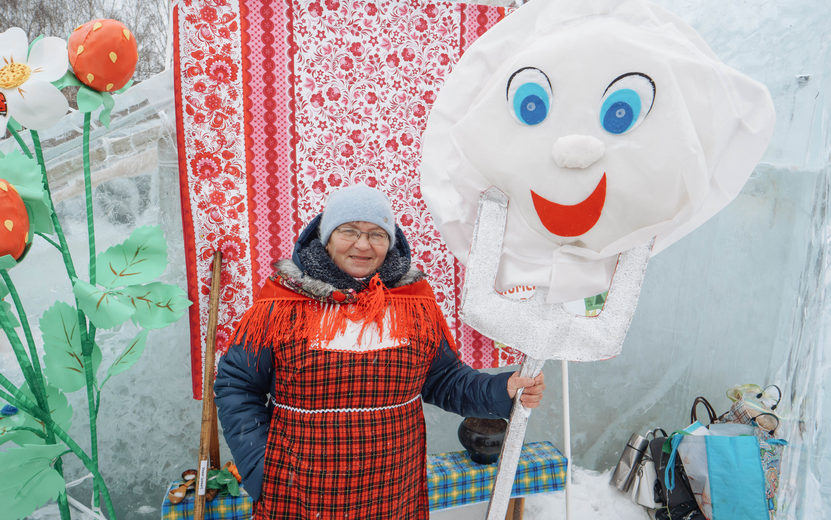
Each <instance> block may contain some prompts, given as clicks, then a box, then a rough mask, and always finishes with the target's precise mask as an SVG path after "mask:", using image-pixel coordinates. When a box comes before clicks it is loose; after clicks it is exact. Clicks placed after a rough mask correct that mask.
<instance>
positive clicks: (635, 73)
mask: <svg viewBox="0 0 831 520" xmlns="http://www.w3.org/2000/svg"><path fill="white" fill-rule="evenodd" d="M629 76H640V77H642V78H645V79H646V81H648V82H649V84H650V85H652V103H651V104H650V105H649V110H647V111H646V113H647V114H649V112H651V111H652V105H654V104H655V95H656V94H657V92H658V90H657V88H656V87H655V80H653V79H652V78H650V77H649V76H647V75H646V74H644V73H643V72H627V73H625V74H621V75H620V76H618V77H616V78H615V79H613V80H612V81H611V82H610V83H609V85H608V86H607V87H606V90H604V91H603V96H605V95H606V93H607V92H609V89H610V88H612V85H614V84H615V83H617V82H618V81H619V80H621V79H623V78H626V77H629ZM603 96H600V97H603Z"/></svg>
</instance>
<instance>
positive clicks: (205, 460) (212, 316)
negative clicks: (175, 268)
mask: <svg viewBox="0 0 831 520" xmlns="http://www.w3.org/2000/svg"><path fill="white" fill-rule="evenodd" d="M221 271H222V253H221V252H220V251H217V252H215V253H214V261H213V270H212V272H211V294H210V297H209V300H208V301H209V307H208V334H207V337H206V338H205V361H204V366H203V367H202V368H203V374H202V428H201V430H200V432H199V469H198V470H197V476H196V501H195V503H194V506H193V518H194V520H204V518H205V484H206V481H207V479H208V467H209V461H210V465H212V466H214V467H217V468H218V467H219V466H220V463H219V433H218V431H217V424H216V405H215V404H214V365H215V361H214V353H215V352H216V321H217V314H218V311H219V275H220V272H221Z"/></svg>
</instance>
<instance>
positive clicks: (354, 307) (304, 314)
mask: <svg viewBox="0 0 831 520" xmlns="http://www.w3.org/2000/svg"><path fill="white" fill-rule="evenodd" d="M387 311H389V313H390V319H389V320H388V321H387V324H388V327H389V335H390V337H392V338H393V339H395V340H406V339H420V340H424V341H428V342H433V343H436V344H437V343H438V342H439V341H441V339H442V338H445V339H447V341H448V343H449V344H450V347H451V348H453V349H454V350H455V348H456V346H455V344H454V342H453V339H452V336H451V335H450V330H449V329H448V327H447V323H446V322H445V320H444V315H443V314H442V312H441V309H440V308H439V306H438V305H437V304H436V301H435V299H434V298H433V297H432V291H430V295H397V294H390V291H389V290H387V288H386V287H385V286H384V284H383V283H382V282H381V280H380V278H379V277H378V275H375V276H374V277H373V278H372V280H370V287H369V288H368V289H367V290H365V291H363V292H362V293H360V295H359V297H358V302H357V303H355V304H343V305H341V304H334V303H333V304H325V303H322V302H318V301H316V300H313V299H311V298H306V297H303V296H300V295H297V296H296V297H284V298H264V299H260V300H257V301H256V302H255V303H254V305H253V306H252V307H251V308H250V309H248V311H246V312H245V314H243V316H242V318H241V320H240V322H239V324H238V325H237V328H236V330H235V331H234V335H233V338H232V340H233V343H234V344H243V345H244V347H245V349H246V350H253V351H254V352H256V351H257V350H259V348H260V347H261V346H264V345H265V346H267V345H279V344H281V343H284V342H288V341H298V340H307V341H309V342H311V343H313V344H317V343H318V342H322V343H327V342H328V341H330V340H332V339H333V338H334V337H335V336H337V335H338V334H341V333H343V332H344V331H345V330H346V325H347V322H348V321H352V322H356V323H363V327H362V328H361V331H360V334H359V336H358V342H359V343H360V341H361V338H362V337H363V333H364V331H365V330H366V328H367V327H368V326H369V324H371V323H375V324H376V326H377V327H378V330H379V332H380V333H381V335H382V336H383V334H384V330H383V327H384V321H385V320H384V318H385V317H386V314H387Z"/></svg>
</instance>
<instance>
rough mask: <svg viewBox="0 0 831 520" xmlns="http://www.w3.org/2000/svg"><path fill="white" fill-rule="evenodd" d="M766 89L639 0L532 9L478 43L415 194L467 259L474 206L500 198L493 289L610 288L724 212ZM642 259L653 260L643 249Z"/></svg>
mask: <svg viewBox="0 0 831 520" xmlns="http://www.w3.org/2000/svg"><path fill="white" fill-rule="evenodd" d="M774 120H775V115H774V110H773V103H772V101H771V99H770V95H769V93H768V91H767V89H766V88H765V87H764V86H763V85H761V84H760V83H758V82H756V81H754V80H752V79H750V78H748V77H747V76H745V75H743V74H741V73H739V72H738V71H736V70H734V69H732V68H730V67H728V66H727V65H725V64H724V63H723V62H721V61H720V60H719V59H718V58H717V57H716V56H715V54H714V53H713V52H712V51H711V50H710V49H709V47H708V46H707V45H706V44H705V43H704V41H703V40H702V39H701V38H700V37H699V36H698V35H697V34H696V33H695V31H694V30H693V29H692V28H690V27H689V26H688V25H686V24H685V23H684V22H683V21H681V20H680V19H678V18H677V17H675V16H673V15H672V14H670V13H668V12H667V11H665V10H664V9H662V8H659V7H657V6H654V5H652V4H649V3H647V2H644V1H641V0H623V1H620V0H532V1H531V2H529V3H527V4H525V5H524V6H522V7H520V8H519V9H517V10H516V11H515V12H513V13H511V14H510V15H509V16H507V17H506V18H505V19H504V20H502V21H501V22H499V23H498V24H496V25H495V26H494V27H493V28H492V29H490V30H489V31H488V32H486V33H485V34H484V35H482V36H481V37H480V38H479V39H478V40H476V41H475V42H474V43H473V44H472V45H471V47H470V48H469V49H468V50H467V51H465V53H464V55H463V56H462V58H461V59H460V60H459V62H458V63H457V65H456V67H455V69H454V70H453V72H452V73H451V74H450V76H449V77H448V79H447V81H446V82H445V84H444V86H443V87H442V89H441V91H440V93H439V96H438V98H437V100H436V103H435V104H434V106H433V108H432V112H431V114H430V117H429V120H428V124H427V129H426V131H425V134H424V137H423V157H422V172H421V191H422V193H423V195H424V198H425V200H426V202H427V206H428V208H429V210H430V212H431V214H432V216H433V218H434V220H435V222H436V225H437V227H438V229H439V231H440V232H441V234H442V237H443V239H444V240H445V242H446V243H447V244H448V246H449V248H450V250H451V251H452V252H453V254H454V255H455V256H456V257H457V258H459V259H460V260H461V261H462V262H466V259H467V253H468V250H469V247H470V242H471V234H472V231H473V226H474V221H475V218H476V208H477V204H478V200H479V195H480V193H481V192H482V191H484V190H485V189H487V188H488V187H490V186H496V187H497V188H499V189H500V190H501V191H503V192H504V193H506V194H507V195H508V197H509V213H508V222H507V230H506V234H505V241H504V247H503V250H502V255H501V258H500V266H499V274H498V278H497V287H496V288H497V289H498V290H506V289H509V288H511V287H513V286H516V285H533V286H536V287H547V288H549V290H548V301H549V302H556V301H569V300H574V299H577V298H582V297H586V296H591V295H594V294H598V293H601V292H603V291H604V290H606V288H607V287H608V285H609V281H610V277H611V274H612V272H613V268H614V263H615V257H616V255H617V254H618V253H620V252H622V251H625V250H628V249H631V248H633V247H636V246H639V245H641V244H644V243H646V242H648V241H649V240H650V239H651V238H652V237H656V241H655V246H654V250H653V252H659V251H661V250H662V249H664V248H666V247H667V246H668V245H670V244H672V243H673V242H674V241H676V240H678V239H679V238H681V237H682V236H684V235H685V234H687V233H689V232H690V231H692V230H693V229H695V228H696V227H698V226H699V225H701V224H702V223H703V222H704V221H706V220H707V219H708V218H710V217H711V216H713V215H714V214H715V213H716V212H717V211H719V210H720V209H722V208H723V207H724V206H726V205H727V204H728V203H729V202H730V201H731V200H732V199H733V198H734V197H735V196H736V195H737V194H738V192H739V190H740V189H741V187H742V186H743V185H744V183H745V181H746V180H747V178H748V177H749V175H750V174H751V172H752V170H753V168H754V167H755V165H756V164H757V162H758V161H759V159H760V158H761V156H762V154H763V152H764V150H765V148H766V147H767V144H768V142H769V140H770V137H771V134H772V132H773V125H774ZM653 254H654V253H653Z"/></svg>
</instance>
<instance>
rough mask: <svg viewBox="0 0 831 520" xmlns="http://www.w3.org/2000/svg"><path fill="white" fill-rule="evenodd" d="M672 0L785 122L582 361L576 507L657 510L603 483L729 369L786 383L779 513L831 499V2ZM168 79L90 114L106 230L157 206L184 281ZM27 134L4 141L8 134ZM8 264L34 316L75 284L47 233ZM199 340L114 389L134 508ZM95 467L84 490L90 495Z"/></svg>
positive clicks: (70, 225)
mask: <svg viewBox="0 0 831 520" xmlns="http://www.w3.org/2000/svg"><path fill="white" fill-rule="evenodd" d="M540 1H542V0H540ZM657 3H658V4H660V5H662V6H664V7H666V8H668V9H670V10H671V11H673V12H674V13H676V14H677V15H679V16H680V17H682V18H683V19H685V20H686V21H687V22H688V23H690V24H691V25H692V26H693V27H694V28H695V29H696V30H698V31H699V33H700V34H701V35H702V36H703V37H704V39H705V40H706V41H707V42H708V43H709V44H710V45H711V47H712V48H713V50H714V51H715V52H716V54H718V55H719V56H720V57H721V58H722V59H723V60H724V61H725V62H727V63H728V64H730V65H731V66H733V67H735V68H737V69H739V70H741V71H743V72H745V73H746V74H748V75H750V76H752V77H754V78H755V79H757V80H759V81H761V82H763V83H764V84H765V85H767V86H768V88H769V89H770V91H771V93H772V95H773V98H774V102H775V105H776V110H777V126H776V132H775V134H774V140H773V142H772V144H771V146H770V148H769V149H768V151H767V153H766V155H765V157H764V159H763V162H762V164H760V165H759V167H758V168H757V169H756V171H755V172H754V174H753V176H752V177H751V179H750V181H749V182H748V183H747V185H746V186H745V188H744V190H743V191H742V193H741V194H740V196H739V197H738V198H737V199H736V200H735V201H734V202H733V203H732V204H730V205H729V206H728V207H727V208H726V209H725V210H724V211H723V212H722V213H720V214H719V215H718V216H717V217H716V218H714V219H713V220H711V221H710V222H708V223H707V224H706V225H704V226H703V227H701V228H700V229H698V230H697V231H695V232H694V233H692V234H691V235H689V236H688V237H686V238H684V239H683V240H681V241H680V242H678V243H677V244H675V245H673V246H672V247H670V248H669V249H667V250H666V251H665V252H662V253H661V254H660V255H658V256H656V257H655V258H654V259H653V260H652V261H651V262H650V265H649V268H648V270H647V275H646V280H645V283H644V286H643V291H642V294H641V298H640V303H639V306H638V310H637V312H636V314H635V318H634V320H633V323H632V326H631V329H630V331H629V335H628V337H627V340H626V342H625V344H624V348H623V353H622V354H621V355H620V356H618V357H617V358H614V359H612V360H608V361H604V362H600V363H590V364H571V365H570V382H571V385H570V391H571V413H572V451H573V459H574V461H573V462H574V464H576V465H577V466H578V467H580V468H585V470H584V469H581V470H579V471H578V472H577V473H576V476H575V484H576V485H575V493H574V504H573V506H572V513H573V515H574V518H581V519H582V518H599V519H605V518H609V519H611V518H615V519H629V518H632V519H636V518H638V519H642V518H646V515H645V513H644V512H643V510H641V509H639V508H637V507H635V506H633V505H631V503H628V502H627V500H628V499H626V498H625V497H622V496H621V495H619V494H618V493H617V492H616V491H615V490H614V489H612V488H610V487H609V486H608V485H607V484H606V483H607V482H608V470H609V468H611V467H613V466H614V464H615V463H616V462H617V459H618V457H619V455H620V451H621V449H622V448H623V446H624V444H625V443H626V440H627V439H628V438H629V436H630V435H631V433H633V432H645V431H647V430H649V429H651V428H654V427H658V426H660V427H663V428H664V429H665V430H668V431H669V430H674V429H677V428H681V427H684V426H686V425H687V424H688V422H689V408H690V405H691V404H692V401H693V399H694V398H695V396H697V395H704V396H706V397H707V398H708V399H709V400H710V401H711V402H712V403H713V404H714V406H715V407H716V411H717V412H719V413H720V412H723V411H725V410H726V409H727V407H728V405H729V401H728V399H727V398H726V396H725V391H726V390H727V388H729V387H730V386H732V385H734V384H738V383H759V384H767V383H776V384H779V385H780V386H781V387H782V389H783V391H784V396H785V397H784V399H783V404H782V405H781V406H780V410H781V411H782V413H783V414H785V415H786V416H787V417H788V421H786V423H785V424H784V428H783V432H784V433H785V437H786V438H787V439H788V440H789V441H790V442H791V447H790V448H789V450H788V458H787V459H786V460H785V464H784V468H783V482H782V492H781V494H780V504H781V506H782V512H781V514H780V515H778V516H777V518H787V519H811V520H815V519H824V518H831V508H829V507H828V506H829V505H831V476H829V474H828V471H827V469H828V468H831V442H829V437H828V435H829V434H828V428H827V426H828V421H829V417H831V404H829V400H828V399H825V396H826V395H828V394H829V392H830V391H831V373H830V371H831V362H830V361H829V355H828V353H829V348H828V346H827V344H828V334H829V332H831V330H829V325H831V319H829V318H830V317H831V316H829V307H828V304H827V303H826V286H827V278H828V276H829V275H830V274H831V271H829V265H828V253H829V228H828V226H829V222H831V215H829V208H828V196H829V191H830V190H831V186H829V175H831V160H829V152H831V135H830V134H829V123H831V117H829V116H830V115H831V113H830V112H829V103H828V100H827V95H828V93H829V92H831V88H829V87H831V29H829V27H831V10H829V9H828V4H827V0H791V1H789V2H787V3H785V2H773V1H761V0H757V1H753V2H751V1H746V0H736V1H732V2H723V1H721V0H695V1H693V0H661V1H658V2H657ZM0 29H5V27H0ZM172 88H173V87H172V76H171V74H170V72H169V71H168V72H166V73H162V74H160V75H158V76H156V77H153V78H151V79H150V80H147V81H144V82H142V83H141V84H139V85H138V86H136V87H135V88H133V89H131V90H130V91H129V92H128V93H127V94H125V95H124V96H122V98H121V99H119V101H118V105H117V106H116V109H115V111H114V114H115V116H114V118H113V125H112V126H111V128H110V129H109V130H106V129H103V128H102V129H99V130H98V131H97V132H96V133H95V134H93V141H92V146H93V149H94V151H93V168H94V169H95V172H94V176H95V177H97V178H98V179H99V181H100V184H99V185H98V186H97V187H96V189H95V197H96V200H95V210H96V216H97V224H96V226H97V227H96V235H97V242H98V244H97V245H98V249H99V250H104V249H105V248H106V247H108V246H110V245H112V244H115V243H117V242H120V241H121V240H123V238H124V236H126V235H127V234H128V233H129V232H130V231H131V230H132V229H133V228H134V227H136V226H138V225H144V224H160V225H161V226H162V227H163V229H164V231H165V234H166V236H167V239H168V243H169V259H170V265H169V268H168V271H167V273H166V275H165V277H166V279H165V280H164V281H166V282H170V283H177V284H178V285H180V286H181V287H185V270H184V263H183V261H184V260H183V258H184V255H183V251H182V247H183V246H182V236H181V220H180V215H179V194H178V181H177V162H176V148H175V124H174V108H173V96H172ZM80 126H81V120H80V118H79V117H77V114H76V115H74V116H69V117H67V119H66V120H65V121H64V122H63V123H62V126H61V127H59V128H56V129H54V130H53V131H50V132H41V137H42V138H43V139H45V140H48V139H54V141H53V142H54V143H55V144H54V145H53V146H49V145H47V149H46V150H47V158H48V161H49V169H50V175H51V177H52V182H53V186H54V187H53V192H54V193H55V197H56V199H59V200H61V202H60V203H59V207H58V209H59V211H60V213H61V215H62V218H63V219H64V225H65V227H66V231H67V234H68V239H69V240H70V242H71V244H72V247H73V248H77V252H75V251H74V253H75V259H76V262H77V261H79V260H80V259H82V258H83V257H84V256H86V255H85V248H86V224H85V221H84V216H83V215H84V208H83V202H82V198H81V197H80V196H79V195H81V191H82V180H81V179H80V176H79V175H78V173H77V172H78V171H79V165H78V160H79V159H78V153H79V149H80V138H79V137H78V136H79V135H80V134H79V129H80ZM13 147H14V143H13V142H4V143H0V149H2V150H3V151H8V150H10V149H11V148H13ZM77 268H78V270H79V272H85V270H86V267H85V266H83V265H78V266H77ZM11 274H12V276H13V278H14V280H15V282H16V284H17V285H18V287H19V288H20V289H21V292H22V295H23V298H24V300H25V304H26V306H27V311H28V313H29V316H30V319H31V320H32V322H33V323H36V322H37V320H38V318H39V316H40V314H41V313H42V312H43V310H45V309H46V308H47V307H48V306H49V305H51V303H52V302H53V301H54V300H56V299H60V300H64V301H68V300H69V298H70V288H69V285H68V282H66V280H65V275H64V272H63V266H62V264H61V262H60V259H59V258H58V256H57V255H55V254H54V252H53V250H51V249H50V248H49V247H47V246H46V245H44V244H43V242H42V241H36V242H35V244H34V246H33V250H32V251H31V252H30V253H29V256H28V258H27V259H26V261H25V262H23V263H22V264H21V265H20V266H19V267H16V268H15V269H14V270H13V271H12V272H11ZM132 333H133V331H131V330H122V331H117V332H113V333H110V334H111V335H112V336H119V337H122V336H123V337H124V338H126V337H132ZM112 336H110V337H112ZM99 342H100V345H101V346H102V349H103V351H104V356H105V361H104V364H103V365H104V366H107V364H108V363H107V361H108V360H110V359H112V358H113V357H114V356H115V355H116V354H117V353H116V352H114V351H113V350H112V349H108V348H107V345H108V341H107V335H105V334H104V333H100V334H99ZM188 346H189V340H188V327H187V323H186V321H185V320H184V319H183V320H181V321H180V322H179V323H177V324H175V325H173V326H171V327H168V328H166V329H163V330H161V331H154V332H152V333H151V336H150V339H149V341H148V344H147V348H146V350H145V353H144V355H143V357H142V359H141V360H140V361H139V362H138V363H137V365H136V366H135V367H134V368H133V369H131V370H130V371H128V372H126V373H125V374H122V375H120V376H118V377H116V378H113V380H111V382H110V383H108V385H107V387H105V389H104V391H103V393H102V404H101V411H100V417H99V423H98V425H99V430H100V449H101V452H102V453H103V457H102V472H103V473H104V475H105V476H106V478H107V481H108V484H109V487H110V491H111V493H112V495H113V500H114V502H115V504H116V509H117V511H118V512H119V517H120V518H125V519H145V518H148V519H149V518H158V517H159V511H160V505H161V502H162V499H163V498H164V492H165V489H166V486H167V483H168V482H169V481H171V480H173V479H176V478H178V476H179V475H180V473H181V472H182V471H183V470H185V469H188V468H192V467H195V466H196V458H197V451H198V445H199V424H200V415H201V402H198V401H194V400H192V399H191V387H190V361H189V352H188ZM0 367H2V371H3V373H4V374H6V375H7V376H8V377H10V378H11V379H12V380H14V381H16V382H19V381H21V380H22V376H20V374H19V373H18V372H17V368H16V367H17V364H16V362H15V360H14V357H13V355H12V354H11V352H10V348H9V346H8V344H7V342H6V340H5V337H2V338H0ZM545 371H546V382H547V387H548V389H547V391H546V396H545V402H544V404H543V406H542V407H541V408H540V409H539V410H537V411H535V412H534V414H533V415H532V417H531V419H530V422H529V429H528V435H527V439H528V440H529V441H536V440H551V441H552V442H554V444H555V445H557V446H560V447H561V449H563V447H562V426H561V425H562V417H561V414H562V405H561V402H560V399H561V390H560V365H559V363H554V362H549V363H548V364H547V365H546V368H545ZM71 399H72V404H73V407H74V408H75V409H76V410H77V411H80V413H78V412H76V414H75V420H76V424H74V425H73V428H72V429H71V430H70V433H71V434H72V435H73V437H75V438H76V439H79V440H80V441H81V444H82V446H83V445H84V442H83V439H84V432H85V431H86V428H87V425H86V424H83V422H82V421H83V420H84V419H83V417H84V415H86V414H85V412H84V410H85V406H86V404H85V396H83V392H78V393H75V394H72V396H71ZM425 408H426V410H425V412H426V416H427V423H428V451H429V452H441V451H455V450H460V449H462V448H461V445H460V444H459V442H458V439H457V437H456V429H457V427H458V424H459V423H460V422H461V418H460V417H456V416H451V415H449V414H446V413H445V412H442V411H440V410H438V409H436V408H433V407H431V406H429V405H428V406H426V407H425ZM86 444H87V445H88V440H87V441H86ZM0 449H2V448H0ZM221 449H222V451H221V453H222V458H223V459H227V458H229V457H230V455H229V452H228V450H227V448H226V446H225V445H224V443H223V444H222V448H221ZM66 460H67V466H68V468H67V477H68V479H69V480H72V479H73V478H76V477H80V476H82V475H83V471H82V468H81V467H80V465H79V464H77V463H76V462H75V461H74V460H73V459H72V458H71V457H67V458H66ZM823 469H824V470H825V471H822V470H823ZM85 486H86V484H82V485H80V486H78V487H77V488H74V489H73V490H72V491H71V494H72V495H73V496H75V497H76V498H79V499H80V500H82V501H85V502H88V500H89V488H88V487H85ZM526 504H527V505H526V511H527V512H526V518H532V519H543V518H545V519H549V518H561V517H563V516H564V515H563V505H562V494H559V495H556V496H540V497H533V498H529V499H528V501H527V503H526ZM482 511H483V510H482V509H481V508H480V509H476V508H467V509H464V510H454V511H451V512H446V513H439V514H436V515H434V518H450V516H451V515H452V517H453V518H454V520H462V519H463V518H464V517H465V516H466V517H469V518H482V517H483V512H482Z"/></svg>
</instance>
